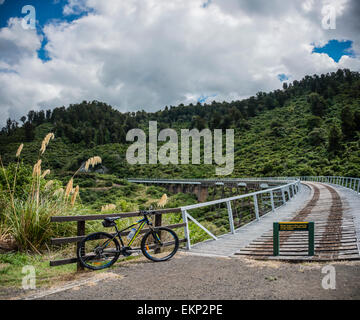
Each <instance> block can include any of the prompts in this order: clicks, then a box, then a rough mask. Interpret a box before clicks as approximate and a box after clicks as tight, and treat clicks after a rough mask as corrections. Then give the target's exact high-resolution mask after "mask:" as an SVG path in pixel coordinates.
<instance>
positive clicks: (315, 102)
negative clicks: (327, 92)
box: [308, 92, 326, 117]
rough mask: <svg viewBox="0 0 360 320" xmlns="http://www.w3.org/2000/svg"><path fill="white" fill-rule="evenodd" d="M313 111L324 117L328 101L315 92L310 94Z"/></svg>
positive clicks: (309, 100) (309, 99)
mask: <svg viewBox="0 0 360 320" xmlns="http://www.w3.org/2000/svg"><path fill="white" fill-rule="evenodd" d="M308 102H309V103H310V107H311V112H312V114H313V115H315V116H319V117H322V116H323V115H324V114H325V108H326V102H325V99H324V98H323V97H322V96H320V95H319V94H318V93H316V92H313V93H310V95H309V96H308Z"/></svg>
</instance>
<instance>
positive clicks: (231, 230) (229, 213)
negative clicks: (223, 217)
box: [226, 201, 235, 234]
mask: <svg viewBox="0 0 360 320" xmlns="http://www.w3.org/2000/svg"><path fill="white" fill-rule="evenodd" d="M226 206H227V210H228V215H229V224H230V232H231V233H232V234H235V228H234V217H233V212H232V209H231V202H230V201H227V202H226Z"/></svg>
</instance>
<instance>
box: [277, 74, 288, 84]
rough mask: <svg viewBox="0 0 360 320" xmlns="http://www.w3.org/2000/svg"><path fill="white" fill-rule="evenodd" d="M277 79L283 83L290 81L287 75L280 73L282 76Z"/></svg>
mask: <svg viewBox="0 0 360 320" xmlns="http://www.w3.org/2000/svg"><path fill="white" fill-rule="evenodd" d="M277 77H278V79H279V80H280V81H281V82H284V81H286V80H289V76H287V75H286V74H285V73H280V74H278V75H277Z"/></svg>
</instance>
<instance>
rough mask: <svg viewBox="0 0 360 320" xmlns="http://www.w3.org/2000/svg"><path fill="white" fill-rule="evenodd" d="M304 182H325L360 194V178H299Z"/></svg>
mask: <svg viewBox="0 0 360 320" xmlns="http://www.w3.org/2000/svg"><path fill="white" fill-rule="evenodd" d="M299 179H300V180H302V181H315V182H324V183H329V184H334V185H337V186H341V187H344V188H347V189H350V190H353V191H355V192H356V193H358V194H359V193H360V178H353V177H342V176H305V177H299Z"/></svg>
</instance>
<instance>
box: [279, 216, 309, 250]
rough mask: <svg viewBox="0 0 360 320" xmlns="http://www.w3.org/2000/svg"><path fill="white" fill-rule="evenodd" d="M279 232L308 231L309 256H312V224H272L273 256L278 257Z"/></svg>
mask: <svg viewBox="0 0 360 320" xmlns="http://www.w3.org/2000/svg"><path fill="white" fill-rule="evenodd" d="M280 231H308V232H309V256H313V255H314V233H315V224H314V222H274V228H273V248H274V256H278V255H279V251H280V240H279V232H280Z"/></svg>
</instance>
